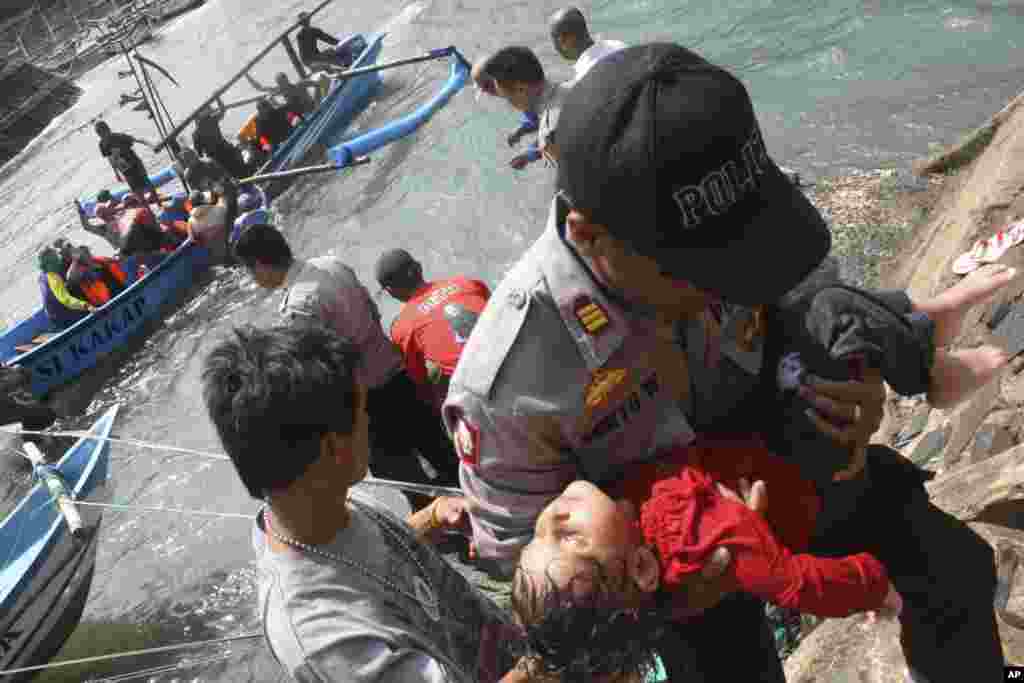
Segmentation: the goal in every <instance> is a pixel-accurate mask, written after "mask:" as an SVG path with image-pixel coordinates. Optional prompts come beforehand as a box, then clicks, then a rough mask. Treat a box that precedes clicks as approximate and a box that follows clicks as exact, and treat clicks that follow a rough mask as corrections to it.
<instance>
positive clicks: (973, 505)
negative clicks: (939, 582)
mask: <svg viewBox="0 0 1024 683" xmlns="http://www.w3.org/2000/svg"><path fill="white" fill-rule="evenodd" d="M928 488H929V491H930V493H931V496H932V500H933V502H934V503H935V504H936V505H938V506H939V507H941V508H942V509H944V510H946V511H948V512H949V513H951V514H953V515H955V516H957V517H959V518H960V519H963V520H965V521H968V522H972V524H971V526H972V528H974V529H975V530H976V531H977V532H978V533H979V534H981V535H982V536H983V537H984V538H985V539H986V540H988V541H989V542H990V543H992V545H993V547H996V548H997V549H998V550H999V554H1000V557H1001V559H1002V564H1003V567H1002V572H1001V574H1002V576H1001V578H1004V579H1005V583H1006V585H1005V588H1006V589H1007V590H1006V591H1005V593H1004V597H1005V602H1004V603H1002V606H1001V609H1000V612H999V616H1000V624H999V628H1000V633H1001V635H1002V637H1003V645H1004V653H1005V656H1006V660H1007V662H1008V663H1011V664H1021V663H1024V630H1021V627H1022V626H1024V617H1022V616H1021V615H1022V614H1024V581H1021V580H1014V578H1015V577H1014V573H1015V569H1016V562H1017V559H1018V558H1019V557H1020V556H1021V553H1024V445H1021V446H1016V447H1014V448H1012V449H1010V450H1008V451H1006V452H1004V453H1001V454H999V455H996V456H993V457H992V458H989V459H988V460H986V461H985V462H982V463H980V464H977V465H968V466H964V467H961V468H959V469H957V470H955V471H953V472H949V473H947V474H943V475H940V476H939V477H937V478H936V479H935V480H934V481H932V482H931V483H929V484H928ZM904 670H905V664H904V661H903V654H902V652H901V650H900V646H899V625H898V623H897V622H895V621H892V620H873V619H872V618H871V617H870V616H868V615H863V614H861V615H855V616H852V617H849V618H847V619H831V620H828V621H826V622H824V623H822V624H821V625H820V626H818V627H817V628H816V629H815V630H814V631H812V632H811V634H810V635H808V636H807V637H806V638H805V639H804V641H803V642H802V643H801V644H800V646H799V647H798V648H797V650H796V652H794V653H793V654H792V655H791V656H790V657H789V658H788V659H787V660H786V680H787V681H788V682H789V683H832V682H834V681H846V680H849V681H856V682H858V683H905V678H904Z"/></svg>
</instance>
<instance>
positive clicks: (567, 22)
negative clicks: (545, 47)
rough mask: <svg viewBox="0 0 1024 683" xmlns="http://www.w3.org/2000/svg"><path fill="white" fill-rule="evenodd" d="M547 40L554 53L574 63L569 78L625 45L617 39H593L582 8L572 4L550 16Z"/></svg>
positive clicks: (588, 68)
mask: <svg viewBox="0 0 1024 683" xmlns="http://www.w3.org/2000/svg"><path fill="white" fill-rule="evenodd" d="M551 42H552V43H554V45H555V51H556V52H558V54H560V55H562V57H564V58H565V59H567V60H569V61H570V62H574V63H575V66H574V69H575V71H576V76H575V77H574V78H573V82H575V81H578V80H580V79H581V78H583V77H584V76H585V75H586V74H587V72H588V71H590V68H591V67H592V66H594V65H595V64H597V63H598V62H599V61H601V60H602V59H604V58H605V57H607V56H608V55H610V54H612V53H613V52H618V51H619V50H621V49H622V48H624V47H626V44H625V43H623V42H622V41H621V40H596V41H595V40H594V38H593V37H592V36H591V35H590V30H589V29H588V28H587V20H586V19H584V18H583V12H581V11H580V10H579V9H577V8H576V7H567V8H565V9H563V10H559V11H558V12H556V13H555V14H554V16H552V17H551Z"/></svg>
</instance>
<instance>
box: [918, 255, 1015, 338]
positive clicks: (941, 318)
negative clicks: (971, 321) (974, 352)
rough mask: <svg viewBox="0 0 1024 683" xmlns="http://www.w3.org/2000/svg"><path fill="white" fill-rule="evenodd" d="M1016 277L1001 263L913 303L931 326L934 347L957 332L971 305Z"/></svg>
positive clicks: (1013, 270) (986, 297)
mask: <svg viewBox="0 0 1024 683" xmlns="http://www.w3.org/2000/svg"><path fill="white" fill-rule="evenodd" d="M1016 275H1017V269H1016V268H1011V267H1009V266H1006V265H1003V264H1001V263H996V264H993V265H992V266H990V267H988V268H981V269H979V270H976V271H974V272H973V273H971V274H970V275H968V276H967V277H965V278H964V279H963V280H961V281H960V282H958V283H956V284H955V285H953V286H952V287H950V288H949V289H947V290H946V291H944V292H942V293H941V294H939V295H938V296H934V297H932V298H931V299H926V300H925V301H922V302H920V303H918V302H914V310H916V311H920V312H922V313H927V314H928V317H929V318H931V319H932V322H934V323H935V346H936V347H941V346H948V345H949V344H952V343H953V340H954V339H956V336H957V335H958V334H959V333H960V326H961V325H962V324H963V322H964V316H966V315H967V311H968V310H970V308H971V306H974V305H975V304H978V303H981V302H982V301H984V300H986V299H988V298H989V297H991V296H992V295H993V294H995V293H996V292H997V291H998V290H999V289H1000V288H1001V287H1003V286H1005V285H1006V284H1007V283H1009V282H1010V281H1011V280H1012V279H1013V278H1014V277H1016Z"/></svg>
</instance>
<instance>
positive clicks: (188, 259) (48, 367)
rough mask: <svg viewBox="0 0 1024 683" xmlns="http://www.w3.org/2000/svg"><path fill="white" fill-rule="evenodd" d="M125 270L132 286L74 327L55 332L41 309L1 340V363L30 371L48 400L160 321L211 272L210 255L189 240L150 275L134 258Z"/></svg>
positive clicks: (34, 392)
mask: <svg viewBox="0 0 1024 683" xmlns="http://www.w3.org/2000/svg"><path fill="white" fill-rule="evenodd" d="M121 266H122V268H123V269H124V271H125V274H126V275H127V276H128V286H127V287H126V288H125V289H124V290H123V291H122V292H121V293H119V294H118V295H117V296H115V297H114V298H113V299H111V300H110V301H109V302H108V303H107V304H106V305H105V306H102V307H101V308H98V309H97V310H96V311H94V312H93V313H90V314H89V315H87V316H86V317H84V318H82V319H81V320H79V321H78V322H76V323H75V324H74V325H71V326H70V327H68V328H66V329H64V330H54V329H53V327H52V324H51V323H50V319H49V318H48V317H47V316H46V310H45V309H44V308H43V307H42V306H40V307H39V308H38V309H37V310H36V312H35V313H34V314H32V315H31V316H29V317H28V318H27V319H25V320H23V321H21V322H20V323H18V324H17V325H15V326H14V327H12V328H10V329H9V330H7V331H6V332H5V333H4V334H3V335H0V362H3V363H5V364H8V365H18V366H20V367H23V368H25V369H27V370H29V371H31V373H32V382H31V392H32V395H33V396H35V397H36V398H39V399H45V398H46V397H47V395H48V394H49V393H50V392H51V391H52V390H53V389H55V388H57V387H59V386H61V385H63V384H66V383H67V382H69V381H71V380H73V379H74V378H76V377H78V376H79V375H81V374H82V373H83V372H85V371H86V370H88V369H90V368H92V367H93V366H95V365H96V364H97V362H98V361H99V360H100V358H102V357H103V356H105V355H107V354H109V353H111V352H113V351H115V350H117V349H118V348H120V347H121V346H124V345H125V344H127V343H128V342H129V341H130V340H131V339H132V338H134V337H135V336H136V335H137V334H138V333H139V332H140V331H142V330H143V329H144V328H145V326H146V325H147V324H148V323H151V322H153V321H155V320H159V319H161V318H162V316H163V311H164V309H165V307H166V306H167V305H169V304H171V303H173V302H174V301H176V300H177V298H178V297H179V296H180V295H181V294H183V293H184V292H185V291H186V290H188V288H189V287H191V285H192V283H193V282H195V280H196V278H197V277H198V276H199V275H200V274H201V273H203V272H204V271H205V270H206V269H207V268H208V267H209V266H210V250H209V249H207V248H206V247H203V246H200V245H197V244H195V243H193V242H192V241H191V240H186V241H185V242H184V243H183V244H182V245H181V246H179V247H178V248H177V249H176V250H175V251H174V252H173V253H171V254H170V255H167V256H166V257H164V259H163V260H162V261H161V262H160V263H159V264H158V265H156V267H154V268H152V269H151V270H146V271H145V272H142V270H141V269H140V268H139V262H138V259H137V258H136V257H134V256H129V257H128V258H126V259H124V260H123V261H122V264H121Z"/></svg>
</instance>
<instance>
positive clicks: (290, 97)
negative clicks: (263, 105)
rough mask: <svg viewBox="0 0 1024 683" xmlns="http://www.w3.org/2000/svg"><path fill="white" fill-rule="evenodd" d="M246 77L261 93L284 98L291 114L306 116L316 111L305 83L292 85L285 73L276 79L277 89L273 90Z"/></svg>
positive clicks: (279, 74) (314, 101) (248, 76)
mask: <svg viewBox="0 0 1024 683" xmlns="http://www.w3.org/2000/svg"><path fill="white" fill-rule="evenodd" d="M245 77H246V79H248V81H249V85H251V86H252V87H254V88H256V89H257V90H259V91H260V92H265V93H270V94H276V95H280V96H281V97H282V98H284V106H285V108H286V109H287V110H288V112H289V113H291V114H297V115H298V116H306V115H308V114H311V113H313V111H314V110H315V109H316V106H317V105H316V100H314V99H313V96H312V95H310V94H309V89H308V88H307V86H306V85H305V84H304V83H292V82H291V81H290V80H288V74H286V73H284V72H283V71H282V72H280V73H278V74H277V76H275V77H274V82H275V83H276V84H277V87H273V88H269V87H267V86H265V85H261V84H260V83H259V81H257V80H256V79H255V78H253V77H252V76H250V75H249V74H245Z"/></svg>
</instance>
